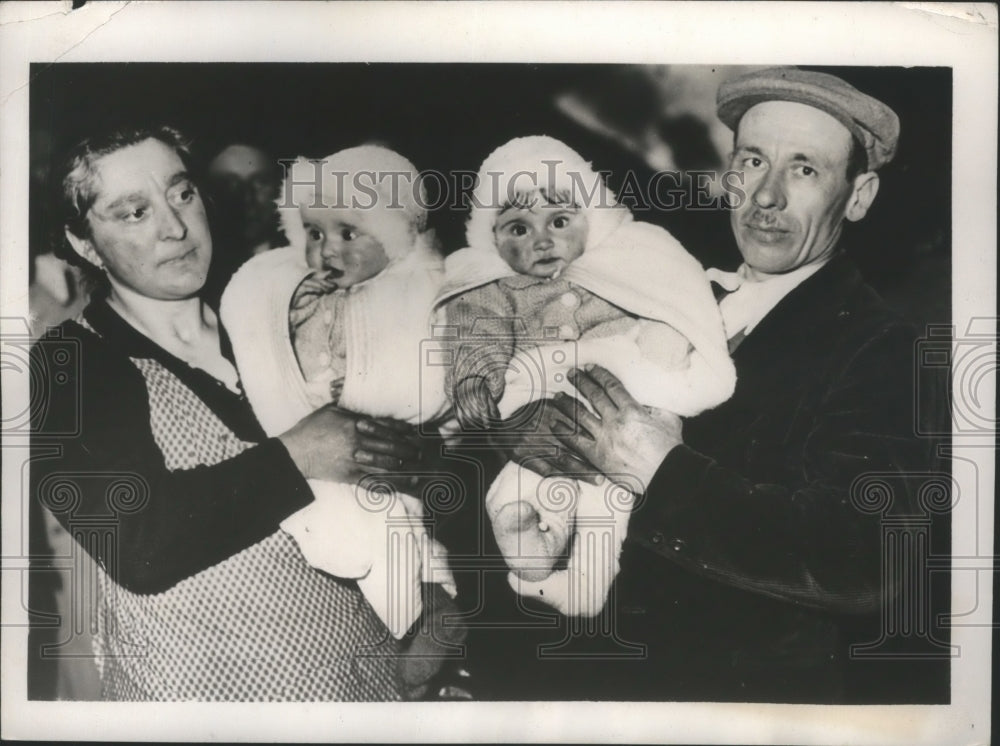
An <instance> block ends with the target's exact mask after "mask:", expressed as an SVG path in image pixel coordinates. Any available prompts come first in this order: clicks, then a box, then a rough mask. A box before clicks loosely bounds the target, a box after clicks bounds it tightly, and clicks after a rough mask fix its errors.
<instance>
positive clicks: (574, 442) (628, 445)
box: [552, 365, 683, 492]
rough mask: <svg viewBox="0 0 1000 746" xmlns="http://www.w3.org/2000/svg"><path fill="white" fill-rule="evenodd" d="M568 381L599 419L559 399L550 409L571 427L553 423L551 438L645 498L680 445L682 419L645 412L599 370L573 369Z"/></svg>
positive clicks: (559, 396) (560, 396) (562, 396)
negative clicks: (557, 439) (553, 407)
mask: <svg viewBox="0 0 1000 746" xmlns="http://www.w3.org/2000/svg"><path fill="white" fill-rule="evenodd" d="M569 376H570V382H571V383H572V384H573V385H574V386H576V388H577V389H578V390H579V391H580V393H581V394H583V396H584V397H586V399H587V401H588V402H590V405H591V406H592V407H593V408H594V411H595V412H596V413H597V414H596V415H595V414H592V413H591V412H589V411H588V410H587V409H586V408H585V407H581V406H578V405H577V403H576V402H574V401H573V399H572V398H571V397H569V396H566V395H565V394H557V395H556V398H555V399H554V400H553V405H554V406H555V407H556V408H557V409H558V410H559V411H560V412H562V413H563V415H564V416H565V417H566V418H567V419H568V420H569V421H571V422H573V423H574V424H575V427H574V426H571V425H569V424H566V423H555V424H554V425H553V426H552V432H553V433H555V435H556V437H558V438H559V440H561V441H562V442H563V443H564V444H565V445H566V446H567V447H568V448H570V449H571V450H572V451H573V452H574V453H575V454H576V455H577V456H579V457H580V458H581V459H584V460H586V461H588V462H589V463H591V464H593V465H594V467H595V468H597V469H598V470H599V471H600V472H601V473H602V474H604V475H605V476H607V477H608V478H609V479H611V480H613V481H615V482H618V483H620V484H622V485H623V486H624V487H626V488H628V489H630V490H632V491H633V492H645V490H646V488H647V487H648V486H649V482H650V480H652V478H653V475H654V474H655V473H656V470H657V469H659V468H660V464H662V463H663V459H665V458H666V456H667V454H668V453H669V452H670V451H671V450H672V449H673V448H674V447H675V446H677V445H680V444H681V443H682V442H683V441H682V440H681V419H680V417H678V416H677V415H674V414H670V413H669V412H663V411H660V410H655V411H652V412H651V411H650V410H648V409H646V408H645V407H643V406H642V405H641V404H639V402H637V401H636V400H635V399H633V398H632V396H631V395H630V394H629V393H628V391H626V390H625V387H624V386H623V385H622V383H621V381H619V380H618V379H617V378H615V377H614V376H613V375H611V373H609V372H608V371H607V370H605V369H604V368H602V367H600V366H598V365H595V366H588V370H579V369H574V370H572V371H570V374H569Z"/></svg>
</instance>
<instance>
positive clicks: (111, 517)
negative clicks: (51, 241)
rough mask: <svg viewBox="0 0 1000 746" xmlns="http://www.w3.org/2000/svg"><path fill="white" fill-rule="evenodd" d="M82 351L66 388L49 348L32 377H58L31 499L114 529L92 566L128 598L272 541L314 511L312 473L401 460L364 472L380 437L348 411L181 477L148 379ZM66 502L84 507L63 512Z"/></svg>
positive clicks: (383, 458) (96, 348) (101, 354)
mask: <svg viewBox="0 0 1000 746" xmlns="http://www.w3.org/2000/svg"><path fill="white" fill-rule="evenodd" d="M74 341H78V344H77V345H75V346H69V347H67V348H66V349H67V350H70V351H71V355H73V356H75V358H76V359H75V360H73V361H71V362H70V364H68V365H61V366H59V371H60V372H65V373H68V379H67V380H63V379H61V378H60V379H59V381H61V382H59V381H57V380H56V375H58V374H57V373H56V372H55V368H54V366H53V365H51V364H50V361H47V360H46V352H45V346H44V345H39V346H36V347H35V348H34V349H33V350H32V352H31V355H32V369H33V370H36V371H45V372H46V373H48V372H51V375H48V374H46V375H43V377H42V380H40V381H39V388H38V390H37V392H36V399H38V400H39V401H42V402H44V404H43V405H42V406H39V407H36V408H35V412H34V415H35V416H34V418H33V437H32V451H33V461H32V465H31V485H32V497H33V499H39V500H41V501H42V504H43V505H45V506H46V507H49V508H50V509H51V510H52V511H53V513H55V515H56V517H57V519H58V520H59V521H60V523H62V524H63V526H64V527H66V528H67V530H69V531H70V532H72V531H73V527H74V525H76V526H79V527H82V526H83V525H84V524H85V522H86V519H87V518H88V517H95V516H97V517H102V523H105V524H107V523H110V524H111V525H112V526H113V534H114V538H113V541H112V542H111V543H110V545H108V546H103V545H102V546H98V547H97V548H96V549H95V550H94V552H93V553H94V557H95V559H96V560H97V561H98V562H99V563H100V564H101V565H102V566H103V567H104V569H105V570H106V572H108V574H109V575H110V576H111V577H112V578H113V579H114V580H115V581H116V582H118V583H119V584H121V585H122V586H123V587H125V588H127V589H128V590H131V591H134V592H137V593H158V592H161V591H164V590H167V589H168V588H170V587H171V586H173V585H175V584H176V583H178V582H180V581H181V580H184V579H185V578H188V577H190V576H192V575H194V574H196V573H198V572H200V571H202V570H205V569H207V568H209V567H211V566H213V565H215V564H217V563H219V562H221V561H223V560H225V559H227V558H228V557H231V556H232V555H234V554H236V553H238V552H240V551H242V550H243V549H246V548H247V547H249V546H251V545H253V544H255V543H257V542H258V541H261V540H262V539H264V538H266V537H267V536H269V535H271V534H272V533H274V532H275V531H276V530H277V529H278V525H279V523H280V522H281V521H282V520H284V519H285V518H286V517H288V516H289V515H291V514H292V513H294V512H295V511H297V510H299V509H301V508H303V507H304V506H306V505H308V504H309V503H310V502H311V501H312V499H313V498H312V493H311V491H310V489H309V486H308V484H307V483H306V481H305V478H304V476H303V474H306V475H307V476H310V477H324V476H331V475H336V474H339V473H340V472H342V471H344V470H345V469H347V470H359V469H361V468H365V469H372V470H376V471H378V470H381V469H382V468H384V467H386V468H392V467H393V466H394V462H392V459H393V458H395V455H396V454H386V453H384V452H383V453H376V454H375V455H374V459H375V460H370V461H368V465H367V466H365V467H361V466H359V464H358V462H361V463H364V462H365V457H364V455H363V453H362V451H364V449H366V448H367V447H368V446H371V445H372V444H370V443H369V442H368V441H373V442H374V441H375V440H377V439H378V438H377V434H375V435H362V434H360V433H357V432H356V429H355V421H356V418H354V417H351V416H349V415H347V414H346V413H340V412H336V411H335V410H320V411H319V412H317V413H315V414H314V415H310V417H308V418H306V419H305V420H303V421H302V422H301V423H300V424H299V425H297V426H296V427H294V428H292V429H291V430H289V431H288V432H287V433H285V434H283V435H282V436H280V437H279V438H271V439H268V440H266V441H264V442H263V443H260V444H259V445H256V446H253V447H251V448H248V449H247V450H246V451H244V452H243V453H241V454H239V455H238V456H235V457H234V458H231V459H228V460H226V461H223V462H220V463H218V464H214V465H211V466H199V467H196V468H193V469H182V470H174V471H171V470H169V469H168V468H167V466H166V464H165V462H164V459H163V455H162V454H161V452H160V449H159V448H158V446H157V445H156V442H155V441H154V439H153V434H152V431H151V428H150V409H149V400H148V393H147V389H146V385H145V381H144V379H143V377H142V375H141V374H140V373H139V371H138V370H137V369H136V368H135V367H134V366H133V365H132V364H131V363H130V362H129V361H128V360H127V359H126V358H124V357H123V356H121V354H120V353H118V352H116V351H115V350H112V349H110V348H109V347H108V346H107V345H105V344H103V343H102V342H101V341H100V340H99V339H98V338H96V337H93V336H92V335H90V334H86V333H82V334H81V335H80V336H79V337H78V338H77V339H75V340H74ZM184 424H185V423H178V426H184ZM56 433H72V434H69V435H66V434H62V435H59V434H56ZM374 447H375V446H373V448H374ZM338 449H341V450H338ZM383 450H384V449H383ZM369 456H371V454H369ZM123 481H124V483H125V484H128V485H132V486H133V487H134V488H135V490H136V492H137V495H136V499H135V501H134V507H133V508H131V509H127V510H114V505H113V502H112V501H111V500H112V495H113V494H114V493H115V490H116V489H120V487H116V484H117V485H121V484H122V483H123ZM67 494H75V495H76V498H75V500H71V501H70V504H68V505H63V504H62V502H61V501H60V499H59V496H60V495H62V496H65V495H67Z"/></svg>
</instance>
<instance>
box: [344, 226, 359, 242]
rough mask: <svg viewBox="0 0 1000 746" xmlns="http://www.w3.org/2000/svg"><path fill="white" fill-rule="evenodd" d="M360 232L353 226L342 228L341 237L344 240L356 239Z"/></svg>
mask: <svg viewBox="0 0 1000 746" xmlns="http://www.w3.org/2000/svg"><path fill="white" fill-rule="evenodd" d="M358 235H359V234H358V232H357V231H356V230H354V229H353V228H341V229H340V238H341V240H343V241H354V240H355V239H356V238H357V237H358Z"/></svg>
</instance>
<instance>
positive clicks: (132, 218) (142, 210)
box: [122, 206, 149, 223]
mask: <svg viewBox="0 0 1000 746" xmlns="http://www.w3.org/2000/svg"><path fill="white" fill-rule="evenodd" d="M148 214H149V208H148V207H145V206H143V207H133V208H132V209H131V210H129V211H128V212H126V213H125V214H124V215H122V220H124V221H125V222H126V223H138V222H139V221H140V220H142V219H143V218H145V217H146V215H148Z"/></svg>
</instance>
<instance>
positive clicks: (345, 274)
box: [299, 207, 389, 288]
mask: <svg viewBox="0 0 1000 746" xmlns="http://www.w3.org/2000/svg"><path fill="white" fill-rule="evenodd" d="M299 212H300V213H301V214H302V222H303V224H304V225H305V229H306V262H307V263H308V264H309V266H310V267H312V268H313V269H318V270H321V271H323V272H326V273H327V274H328V276H329V278H330V279H331V280H333V281H334V282H336V284H337V287H338V288H349V287H351V286H352V285H357V284H358V283H359V282H364V281H365V280H367V279H369V278H371V277H374V276H375V275H377V274H378V273H379V272H381V271H382V270H383V269H385V268H386V266H387V265H388V264H389V257H388V256H387V255H386V253H385V249H384V248H383V246H382V244H381V243H379V242H378V241H377V240H376V239H375V237H374V236H371V235H369V234H368V233H365V232H364V231H363V230H361V228H359V227H358V226H359V225H360V221H359V220H358V217H359V215H358V211H357V210H353V209H351V208H348V207H300V208H299Z"/></svg>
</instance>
